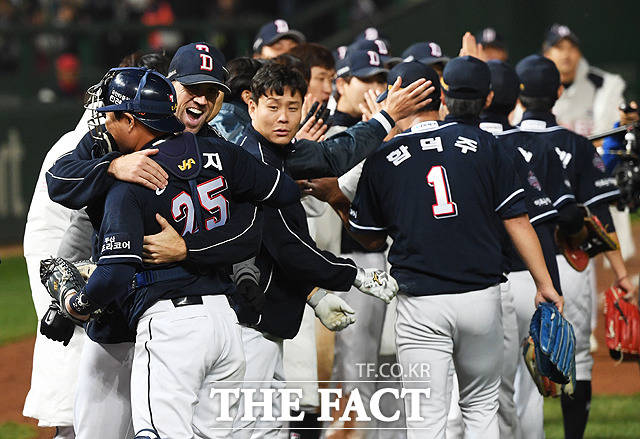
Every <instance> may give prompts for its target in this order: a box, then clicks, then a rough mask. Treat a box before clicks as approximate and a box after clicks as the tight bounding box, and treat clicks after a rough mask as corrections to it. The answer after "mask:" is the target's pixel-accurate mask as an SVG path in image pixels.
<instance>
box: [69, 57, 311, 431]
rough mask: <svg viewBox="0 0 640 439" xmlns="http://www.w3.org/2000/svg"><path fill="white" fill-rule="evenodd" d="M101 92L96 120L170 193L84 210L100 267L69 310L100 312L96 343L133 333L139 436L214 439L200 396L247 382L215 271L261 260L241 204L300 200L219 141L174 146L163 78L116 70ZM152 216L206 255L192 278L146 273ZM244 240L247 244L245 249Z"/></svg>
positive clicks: (91, 327) (114, 195) (187, 138)
mask: <svg viewBox="0 0 640 439" xmlns="http://www.w3.org/2000/svg"><path fill="white" fill-rule="evenodd" d="M102 88H103V91H102V96H103V98H104V102H106V103H111V105H106V106H103V107H101V108H99V109H97V111H99V112H103V113H106V124H105V125H106V129H107V130H108V132H109V133H110V134H111V135H112V137H113V139H114V140H115V141H116V143H117V145H118V147H119V149H120V151H121V152H124V153H128V152H133V151H139V150H143V149H146V148H156V147H157V148H158V149H159V152H158V154H157V155H156V156H155V157H154V159H155V160H156V161H157V162H158V163H160V164H161V165H162V166H163V168H164V169H165V170H166V172H167V173H168V174H169V184H168V185H167V186H166V187H165V188H163V189H156V190H155V191H152V190H150V189H148V188H145V187H142V186H140V185H136V184H132V183H126V182H116V183H115V184H113V185H112V186H111V187H110V189H109V190H108V193H107V194H106V195H105V196H104V198H103V200H104V204H102V203H95V202H94V203H91V204H90V205H89V207H90V209H88V210H89V215H90V218H91V220H92V223H93V224H94V227H96V231H97V236H96V247H95V250H94V256H95V259H96V260H97V264H98V267H97V268H96V270H95V271H94V273H93V275H92V276H91V277H90V279H89V281H88V283H87V285H86V287H85V288H83V290H82V291H80V292H78V293H77V294H76V295H74V296H73V297H72V298H70V299H69V301H68V302H67V304H66V305H67V307H68V309H70V310H72V311H73V312H74V313H75V314H76V315H77V316H78V317H84V318H86V315H87V314H88V313H90V312H92V311H93V310H95V309H97V308H99V309H103V310H104V311H103V315H102V316H100V317H98V318H96V319H92V320H91V321H89V323H88V324H87V333H88V334H89V336H90V337H91V339H92V340H94V341H96V342H101V343H113V342H120V341H128V340H129V338H130V337H131V334H132V331H133V333H134V334H135V333H136V332H137V335H135V337H136V353H135V357H134V361H133V370H132V380H131V382H132V408H133V423H134V429H135V431H136V432H137V433H140V432H143V431H144V432H153V433H155V434H158V435H160V436H163V437H179V436H180V435H184V434H188V435H193V430H194V429H196V430H198V431H200V432H201V433H202V434H204V435H206V436H209V435H211V434H213V432H212V431H209V430H210V429H211V428H212V427H213V426H212V425H211V423H210V421H209V419H208V418H209V417H210V416H211V413H219V407H218V406H216V404H215V403H213V402H212V401H213V400H212V399H210V398H208V397H202V396H200V395H199V394H200V392H207V393H208V391H209V390H210V389H209V387H208V386H209V384H210V382H212V381H217V382H218V386H221V385H222V386H224V383H221V382H220V381H222V382H224V381H225V380H236V381H237V380H240V379H241V378H242V376H243V374H244V355H243V352H242V347H241V344H242V341H241V336H240V330H239V328H238V325H237V319H236V317H235V313H234V312H233V310H232V309H231V308H230V306H229V303H228V301H227V297H226V296H225V294H228V293H230V292H231V291H232V290H233V284H232V283H231V281H230V280H229V279H228V276H226V274H225V273H224V271H223V270H221V265H222V264H228V263H231V262H234V261H235V260H242V259H243V258H245V257H246V252H247V251H248V250H247V249H253V253H254V254H255V251H256V250H257V246H258V243H259V233H260V230H259V229H258V231H257V232H256V231H252V230H250V228H247V224H249V225H250V224H251V223H252V222H253V221H254V220H255V211H254V208H253V206H252V205H251V204H249V203H248V202H264V203H266V204H269V205H272V206H279V207H281V206H284V205H287V204H290V203H292V202H295V201H296V200H298V198H299V191H298V189H297V186H296V184H295V183H294V182H293V180H291V179H290V178H288V177H287V176H286V175H284V174H282V173H281V172H279V171H278V170H275V169H273V168H270V167H268V166H265V165H263V164H261V163H260V162H258V161H257V160H255V159H254V158H253V157H251V156H250V155H248V154H246V153H244V152H243V151H241V150H239V149H238V148H237V147H235V146H234V145H232V144H230V143H228V142H226V141H224V140H221V139H215V138H197V137H196V136H194V135H193V134H190V133H183V134H171V133H174V132H179V131H181V130H182V129H183V127H184V126H183V125H182V124H181V123H180V122H179V121H178V120H177V119H176V118H175V116H173V111H174V110H175V106H174V103H173V102H174V99H175V91H174V89H173V87H172V86H171V84H170V83H169V82H168V81H167V80H166V78H164V77H162V76H161V75H159V74H157V73H154V72H151V71H148V70H145V69H114V70H112V71H110V72H109V73H108V74H107V76H106V78H105V80H104V81H103V83H102ZM99 214H100V215H101V217H97V215H99ZM157 214H161V215H162V216H164V217H166V218H172V220H171V221H172V223H173V225H174V227H176V228H177V229H178V230H180V231H181V233H182V235H183V236H185V239H186V240H189V239H193V240H197V241H198V242H199V244H200V246H202V247H203V249H204V250H206V257H205V256H204V255H203V256H201V257H200V259H199V260H198V264H197V266H196V265H193V264H189V263H183V264H173V265H164V266H162V265H160V266H158V265H154V266H145V265H144V264H143V263H142V257H143V251H142V244H143V237H144V235H145V234H151V233H155V232H158V231H159V229H160V226H159V225H158V223H157V221H156V215H157ZM252 216H253V217H252ZM236 219H237V220H238V221H237V222H238V224H236ZM244 240H249V241H250V242H249V244H248V245H247V244H245V246H243V245H241V243H242V242H243V241H244ZM236 244H239V246H238V248H239V249H240V250H239V254H240V256H237V255H236V253H234V251H235V250H236ZM223 249H224V251H222V253H223V254H220V251H219V250H223ZM249 251H250V250H249ZM134 275H135V276H134ZM132 280H133V283H132ZM189 305H196V306H189ZM154 337H155V338H154ZM203 347H204V349H203ZM196 401H199V403H198V404H196V405H195V411H194V404H195V402H196ZM215 427H217V428H224V427H225V425H224V424H222V425H221V424H217V425H215ZM226 427H227V428H229V429H230V428H231V424H230V423H229V424H228V425H227V426H226Z"/></svg>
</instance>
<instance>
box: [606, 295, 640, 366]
mask: <svg viewBox="0 0 640 439" xmlns="http://www.w3.org/2000/svg"><path fill="white" fill-rule="evenodd" d="M625 294H626V293H625V291H624V290H622V289H620V288H617V287H611V288H609V289H608V290H607V291H605V293H604V296H605V301H604V315H605V320H604V321H605V330H606V336H605V337H606V339H607V347H608V348H609V355H611V357H612V358H613V359H615V360H619V361H637V360H640V311H639V310H638V307H637V306H636V305H634V304H632V303H629V302H627V301H626V300H624V299H623V298H622V296H624V295H625Z"/></svg>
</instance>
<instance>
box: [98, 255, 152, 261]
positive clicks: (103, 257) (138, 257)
mask: <svg viewBox="0 0 640 439" xmlns="http://www.w3.org/2000/svg"><path fill="white" fill-rule="evenodd" d="M113 258H134V259H137V260H139V261H140V262H142V258H141V257H140V256H137V255H107V256H100V258H99V259H98V262H100V261H101V260H103V259H113Z"/></svg>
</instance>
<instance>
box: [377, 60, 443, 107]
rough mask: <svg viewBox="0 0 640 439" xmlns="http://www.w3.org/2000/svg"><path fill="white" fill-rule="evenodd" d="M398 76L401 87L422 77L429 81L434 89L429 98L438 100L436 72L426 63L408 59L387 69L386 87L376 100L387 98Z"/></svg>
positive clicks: (438, 84)
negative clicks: (400, 80)
mask: <svg viewBox="0 0 640 439" xmlns="http://www.w3.org/2000/svg"><path fill="white" fill-rule="evenodd" d="M398 77H401V78H402V85H401V86H400V87H401V88H404V87H406V86H408V85H409V84H412V83H414V82H416V81H417V80H418V79H422V78H424V79H426V80H427V81H431V86H432V87H434V88H435V90H434V91H433V93H431V95H429V98H430V99H433V100H434V101H436V100H437V101H440V83H439V82H438V73H436V71H435V70H433V68H432V67H429V66H428V65H426V64H423V63H421V62H418V61H409V62H401V63H400V64H396V65H395V66H394V67H393V68H392V69H391V70H389V75H388V76H387V89H386V90H385V91H384V92H382V94H381V95H380V96H378V99H376V102H382V101H384V100H385V99H386V98H387V95H388V94H389V93H388V92H389V89H390V88H391V87H392V86H393V84H394V83H395V82H396V80H397V79H398Z"/></svg>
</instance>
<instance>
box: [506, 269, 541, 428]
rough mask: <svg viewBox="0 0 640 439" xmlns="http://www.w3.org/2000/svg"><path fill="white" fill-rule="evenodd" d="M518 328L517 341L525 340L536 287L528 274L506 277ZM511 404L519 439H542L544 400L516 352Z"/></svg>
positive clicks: (527, 334) (521, 273)
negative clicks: (516, 419) (517, 424)
mask: <svg viewBox="0 0 640 439" xmlns="http://www.w3.org/2000/svg"><path fill="white" fill-rule="evenodd" d="M507 277H508V279H509V283H510V289H511V291H512V296H513V304H514V307H515V313H516V318H517V325H518V341H519V343H522V341H523V340H524V339H526V338H527V337H528V336H529V324H530V323H531V317H532V316H533V313H534V312H535V310H536V307H535V297H536V285H535V283H534V282H533V278H532V277H531V274H530V273H529V272H528V271H517V272H513V273H510V274H509V275H508V276H507ZM514 400H515V404H516V410H517V415H518V420H519V423H520V434H521V437H522V439H541V438H544V411H543V405H544V398H543V397H542V395H540V392H538V388H537V387H536V384H535V383H534V382H533V379H532V378H531V374H529V371H528V369H527V366H526V365H525V363H524V358H523V357H522V349H519V351H518V366H517V369H516V375H515V381H514Z"/></svg>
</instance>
